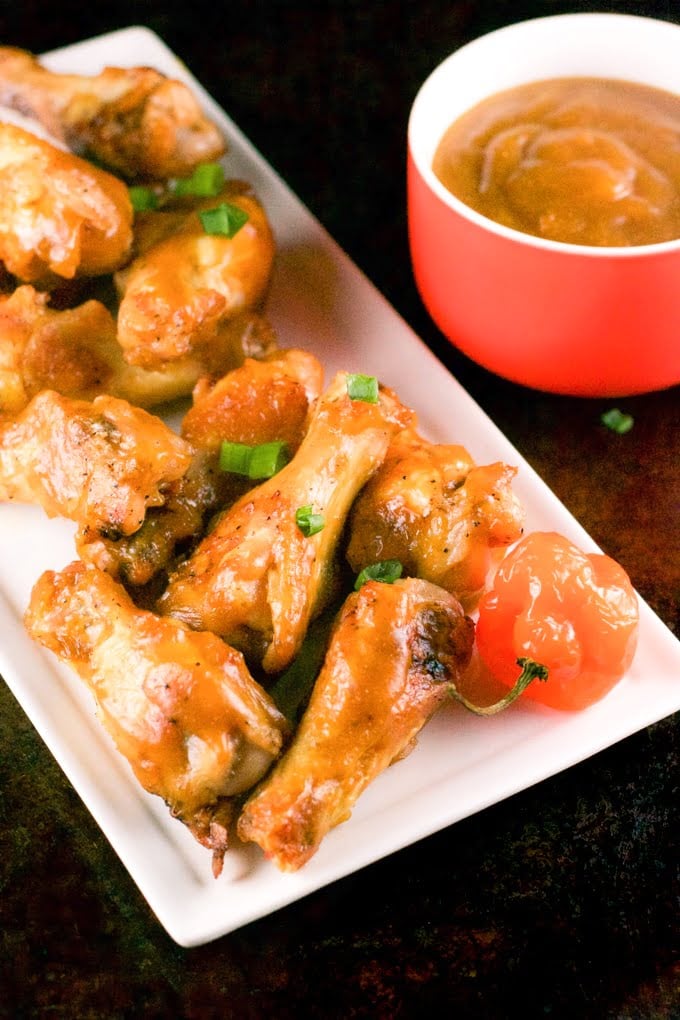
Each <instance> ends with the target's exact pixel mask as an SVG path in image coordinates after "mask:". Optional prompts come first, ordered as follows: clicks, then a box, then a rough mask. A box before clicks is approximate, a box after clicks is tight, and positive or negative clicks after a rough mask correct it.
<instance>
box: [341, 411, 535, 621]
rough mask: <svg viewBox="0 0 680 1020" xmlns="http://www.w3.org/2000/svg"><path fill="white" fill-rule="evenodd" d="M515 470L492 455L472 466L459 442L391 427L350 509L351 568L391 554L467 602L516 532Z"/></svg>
mask: <svg viewBox="0 0 680 1020" xmlns="http://www.w3.org/2000/svg"><path fill="white" fill-rule="evenodd" d="M516 473H517V472H516V468H514V467H508V466H507V465H506V464H500V463H496V464H487V465H483V466H481V467H477V466H475V465H474V463H473V461H472V459H471V457H470V455H469V454H468V452H467V451H466V450H465V449H464V448H463V447H461V446H455V445H439V444H434V443H429V442H427V440H425V439H422V438H421V437H420V436H419V435H418V434H417V433H416V432H415V431H413V430H409V431H406V432H404V433H402V434H400V435H398V436H397V437H396V438H395V439H394V441H393V442H392V444H391V446H390V449H389V450H388V453H387V456H386V458H385V462H384V464H383V465H382V467H381V468H380V470H379V471H377V472H376V474H375V475H374V476H373V478H372V479H371V480H370V482H369V483H368V485H367V486H366V488H365V489H364V491H363V492H362V493H361V494H360V496H359V498H358V499H357V501H356V504H355V506H354V507H353V509H352V514H351V519H350V530H349V545H348V549H347V558H348V560H349V563H350V565H351V566H352V569H353V570H355V571H356V572H357V573H358V572H359V571H360V570H362V569H363V568H364V567H365V566H367V565H368V564H371V563H375V562H377V561H379V560H386V559H397V560H399V561H400V562H401V564H402V566H403V568H404V572H405V573H406V574H410V575H412V576H415V577H423V578H425V579H426V580H428V581H432V582H433V583H434V584H438V585H441V586H442V587H443V588H446V589H447V590H448V591H450V592H452V593H453V594H454V595H456V597H457V598H459V599H460V601H461V602H462V604H463V606H464V607H465V609H466V610H470V609H472V608H473V607H474V605H475V603H476V601H477V599H478V598H479V595H480V594H481V592H482V590H483V589H484V586H485V582H486V578H487V576H488V573H489V571H490V570H491V568H492V567H493V566H494V564H496V563H497V562H498V560H499V559H500V557H501V556H502V554H503V551H504V550H505V548H506V547H507V546H508V545H510V544H511V543H512V542H515V541H517V539H518V538H519V537H520V536H521V534H522V529H523V526H524V511H523V509H522V506H521V504H520V502H519V500H518V499H517V497H516V496H515V494H514V493H513V491H512V480H513V478H514V476H515V474H516Z"/></svg>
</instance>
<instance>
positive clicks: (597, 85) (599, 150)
mask: <svg viewBox="0 0 680 1020" xmlns="http://www.w3.org/2000/svg"><path fill="white" fill-rule="evenodd" d="M432 168H433V170H434V172H435V174H436V175H437V177H438V178H439V179H440V180H441V182H442V184H444V186H445V187H446V188H448V190H449V191H451V192H452V193H453V194H454V195H455V196H456V197H458V198H459V199H461V201H463V202H465V204H466V205H468V206H471V207H472V208H473V209H475V210H476V211H477V212H479V213H481V214H482V215H484V216H487V217H488V218H489V219H491V220H495V221H496V222H497V223H502V224H504V225H505V226H507V227H512V228H514V229H515V230H520V231H522V232H523V233H525V234H533V235H535V236H537V237H543V238H546V239H549V240H552V241H563V242H566V243H569V244H587V245H597V246H605V247H607V246H612V247H623V246H629V245H641V244H657V243H658V242H661V241H670V240H673V239H675V238H680V96H678V95H674V94H672V93H670V92H666V91H664V90H662V89H657V88H652V87H651V86H647V85H640V84H636V83H634V82H627V81H615V80H609V79H599V78H555V79H551V80H548V81H540V82H532V83H530V84H527V85H520V86H519V87H517V88H513V89H509V90H508V91H506V92H501V93H498V94H497V95H495V96H492V97H490V98H489V99H486V100H484V101H483V102H481V103H479V104H478V105H477V106H475V107H473V108H472V109H470V110H468V111H467V112H466V113H465V114H463V115H462V116H461V117H459V118H458V119H457V120H456V121H455V122H454V123H453V124H452V125H451V126H450V127H449V128H448V130H447V131H446V132H445V134H444V136H443V138H442V139H441V141H440V143H439V146H438V148H437V151H436V153H435V156H434V160H433V164H432Z"/></svg>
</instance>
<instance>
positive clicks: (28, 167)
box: [0, 123, 132, 284]
mask: <svg viewBox="0 0 680 1020" xmlns="http://www.w3.org/2000/svg"><path fill="white" fill-rule="evenodd" d="M131 244H132V205H131V204H130V197H129V195H128V190H127V188H126V187H125V185H124V184H123V183H122V182H121V181H119V180H118V179H117V178H116V177H113V176H112V175H111V174H109V173H107V172H106V171H105V170H100V169H98V168H97V167H95V166H92V164H90V163H87V162H86V161H85V160H82V159H79V158H78V156H73V155H72V154H71V153H69V152H64V151H63V150H62V149H59V148H57V147H56V146H54V145H51V144H50V143H49V142H47V141H45V140H44V139H41V138H37V137H36V136H35V135H32V134H31V133H30V132H28V131H25V130H24V129H23V128H20V127H17V126H16V125H14V124H3V123H0V259H1V260H2V262H3V263H4V264H5V267H6V268H7V270H8V271H9V272H10V273H12V274H14V275H15V276H17V277H19V279H21V280H23V281H25V282H29V283H35V282H40V283H46V284H49V283H50V282H54V280H56V279H58V278H65V279H71V278H72V277H74V276H75V275H76V273H78V274H79V275H82V276H95V275H97V274H101V273H110V272H113V271H114V270H116V269H119V268H120V267H121V266H122V265H123V264H124V262H125V261H126V260H127V258H128V255H129V252H130V248H131Z"/></svg>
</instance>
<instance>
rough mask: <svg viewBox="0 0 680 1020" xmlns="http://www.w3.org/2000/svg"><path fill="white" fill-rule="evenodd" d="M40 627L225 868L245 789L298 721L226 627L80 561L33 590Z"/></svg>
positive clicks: (150, 784)
mask: <svg viewBox="0 0 680 1020" xmlns="http://www.w3.org/2000/svg"><path fill="white" fill-rule="evenodd" d="M26 626H27V629H28V632H29V634H30V635H31V636H32V637H33V638H34V639H35V640H36V641H39V642H40V643H41V644H43V645H44V646H45V647H46V648H49V649H50V651H52V652H54V653H55V654H56V655H57V656H58V657H59V658H60V659H61V660H62V661H63V662H65V663H67V664H68V665H70V666H71V667H72V668H73V669H74V670H75V671H76V672H77V673H78V674H79V675H80V677H81V678H82V679H83V680H84V681H85V682H86V683H87V685H88V687H89V688H90V690H91V691H92V693H93V694H94V697H95V699H96V704H97V712H98V715H99V717H100V720H101V722H102V723H103V725H104V727H105V728H106V729H107V730H108V732H109V734H110V735H111V736H112V737H113V740H114V741H115V744H116V746H117V747H118V750H119V751H120V752H121V754H123V755H124V756H125V758H127V760H128V762H129V763H130V765H131V766H132V769H133V771H134V773H135V775H136V777H137V779H138V780H139V782H140V783H141V785H142V786H143V787H144V789H145V790H147V791H148V792H149V793H154V794H157V795H158V796H160V797H162V798H163V799H164V800H165V801H166V803H167V805H168V807H169V808H170V811H171V812H172V814H173V815H174V816H176V817H177V818H179V819H181V821H182V822H184V824H185V825H187V826H188V828H189V829H190V831H191V832H192V834H193V835H194V836H195V838H196V839H197V840H198V841H199V842H200V843H202V844H203V845H204V846H206V847H208V848H209V849H210V850H212V851H213V870H214V872H215V874H216V875H217V874H219V872H220V869H221V866H222V858H223V856H224V852H225V850H226V849H227V827H228V824H229V821H230V818H231V815H232V798H233V797H234V795H236V794H239V793H242V792H244V791H245V790H248V789H250V788H251V787H252V786H253V785H254V784H255V783H256V782H257V781H258V780H259V779H260V778H261V777H262V775H263V774H264V773H265V772H266V770H267V768H268V767H269V765H270V764H271V762H272V761H273V759H274V758H275V757H276V756H277V755H278V753H279V751H280V748H281V745H282V742H283V737H284V734H285V732H286V723H285V720H284V718H283V716H282V715H281V714H280V713H279V711H278V710H277V709H276V707H275V706H274V703H273V702H272V701H271V699H270V698H269V697H268V695H267V694H266V693H265V692H264V690H262V688H261V687H260V686H259V685H258V684H257V683H256V682H255V681H254V680H253V678H252V677H251V676H250V674H249V672H248V670H247V668H246V666H245V663H244V661H243V658H242V656H241V655H240V654H239V653H238V652H236V651H235V650H234V649H233V648H230V647H229V646H228V645H225V644H224V642H222V641H220V639H219V638H218V637H215V635H214V634H205V633H197V632H195V631H188V630H187V629H186V628H185V627H183V626H182V624H181V623H178V622H177V621H176V620H168V619H162V618H159V617H157V616H155V615H154V614H153V613H150V612H147V611H144V610H139V609H136V608H135V606H134V605H133V604H132V602H131V601H130V599H129V597H128V595H127V594H126V592H125V591H124V589H123V588H121V586H120V585H118V584H117V583H116V582H115V581H114V580H113V578H111V577H110V576H109V575H108V574H105V573H103V572H102V571H100V570H97V569H96V568H95V567H88V566H86V565H85V564H83V563H80V562H76V563H72V564H71V565H70V566H68V567H66V569H65V570H63V571H61V572H60V573H54V572H52V571H48V572H46V573H45V574H43V575H42V577H41V578H40V579H39V580H38V582H37V584H36V585H35V587H34V589H33V593H32V596H31V601H30V605H29V608H28V611H27V613H26Z"/></svg>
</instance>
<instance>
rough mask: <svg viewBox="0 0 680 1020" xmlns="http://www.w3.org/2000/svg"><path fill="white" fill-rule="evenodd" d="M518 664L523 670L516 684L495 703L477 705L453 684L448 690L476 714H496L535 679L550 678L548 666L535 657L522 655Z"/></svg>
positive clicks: (514, 699)
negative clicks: (535, 660)
mask: <svg viewBox="0 0 680 1020" xmlns="http://www.w3.org/2000/svg"><path fill="white" fill-rule="evenodd" d="M517 665H518V666H521V667H522V672H521V673H520V675H519V676H518V677H517V679H516V680H515V684H514V686H513V687H512V689H511V690H509V691H508V693H507V694H506V695H505V696H504V697H502V698H501V699H500V701H495V702H494V703H493V705H475V704H474V702H472V701H468V699H467V698H466V697H465V695H464V694H461V693H460V691H458V690H456V688H455V687H454V685H453V684H449V687H448V692H449V694H450V695H451V696H452V697H453V698H455V699H456V701H460V703H461V705H464V706H465V708H467V709H468V711H470V712H474V714H475V715H496V714H497V713H498V712H502V711H503V709H505V708H509V707H510V705H512V703H513V701H516V700H517V698H519V696H520V694H522V693H523V691H525V690H526V689H527V687H528V686H529V684H530V683H532V682H533V681H534V680H541V681H543V682H544V683H545V681H546V680H547V679H548V667H547V666H544V665H543V663H541V662H534V660H533V659H528V658H527V657H526V656H522V657H521V658H519V659H517Z"/></svg>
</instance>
